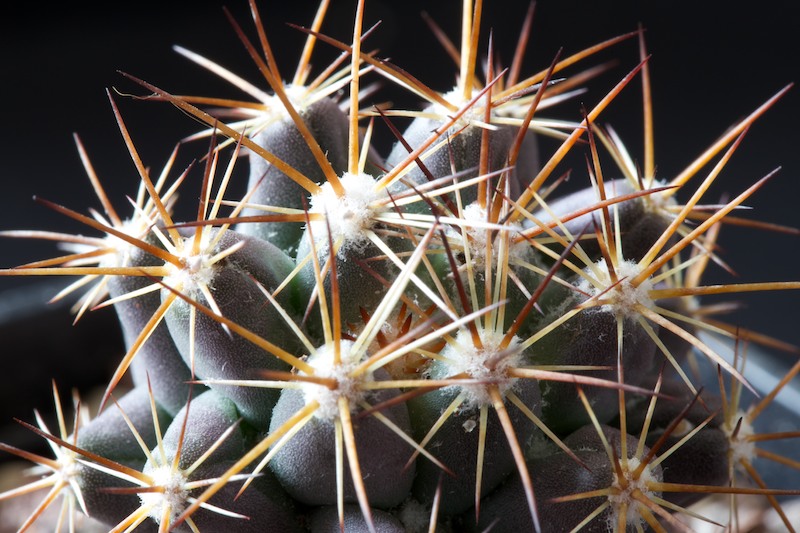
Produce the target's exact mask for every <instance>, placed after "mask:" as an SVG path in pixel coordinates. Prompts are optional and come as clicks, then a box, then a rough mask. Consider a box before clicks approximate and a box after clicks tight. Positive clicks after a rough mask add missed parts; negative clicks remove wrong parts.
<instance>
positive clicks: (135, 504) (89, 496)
mask: <svg viewBox="0 0 800 533" xmlns="http://www.w3.org/2000/svg"><path fill="white" fill-rule="evenodd" d="M156 409H157V410H156V416H157V419H158V423H159V425H160V427H166V426H167V424H169V422H170V420H171V416H170V415H169V414H168V413H167V412H166V411H165V410H164V409H162V408H161V407H158V406H157V407H156ZM120 410H121V411H120ZM121 413H125V415H127V416H128V418H129V419H130V420H131V422H132V423H133V426H134V427H135V428H136V431H137V432H138V433H139V435H140V436H141V437H142V439H143V441H144V442H145V444H146V445H147V446H149V447H153V446H155V444H156V431H155V426H154V425H153V424H154V423H153V412H152V409H151V406H150V396H149V393H148V391H147V389H146V388H145V387H141V386H140V387H136V388H134V389H132V390H131V391H130V392H128V393H126V394H125V395H124V396H123V397H121V398H120V399H119V400H118V403H117V404H115V403H111V404H109V405H108V406H106V408H105V409H104V410H103V411H102V412H101V413H100V414H99V415H98V416H97V417H96V418H94V419H93V420H92V421H91V422H90V423H89V424H87V425H86V426H83V427H81V428H80V429H79V431H78V440H77V446H78V447H80V448H81V449H83V450H86V451H88V452H91V453H93V454H95V455H99V456H102V457H104V458H106V459H110V460H112V461H116V462H118V463H121V464H123V465H125V466H127V467H130V468H134V469H137V470H140V469H141V468H143V467H144V464H145V461H146V460H147V456H146V455H145V453H144V451H143V450H142V448H141V446H140V445H139V443H138V442H137V441H136V438H135V436H134V434H133V432H132V431H131V430H130V428H129V426H128V424H127V423H126V422H125V419H124V418H123V416H122V414H121ZM70 442H72V441H70ZM79 485H80V487H81V491H82V493H83V497H84V501H85V502H86V507H87V512H88V514H89V516H91V517H92V518H94V519H96V520H99V521H100V522H103V523H104V524H107V525H109V526H115V525H117V524H118V523H119V522H121V521H122V520H123V519H125V517H127V516H128V515H129V514H130V513H132V512H133V511H135V510H136V509H138V508H139V504H140V501H139V496H138V495H136V494H113V493H110V492H106V491H105V489H108V488H117V487H133V486H134V485H133V484H132V483H129V482H127V481H124V480H121V479H119V478H117V477H114V476H112V475H110V474H107V473H105V472H101V471H99V470H95V469H93V468H90V467H88V466H82V467H81V474H80V477H79ZM156 529H157V528H155V527H152V528H150V527H149V526H147V525H146V524H145V525H143V529H142V531H156ZM137 531H138V530H137Z"/></svg>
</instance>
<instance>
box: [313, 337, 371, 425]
mask: <svg viewBox="0 0 800 533" xmlns="http://www.w3.org/2000/svg"><path fill="white" fill-rule="evenodd" d="M352 346H353V342H352V341H347V340H343V341H340V343H339V351H340V361H339V363H338V364H336V363H335V362H334V347H333V345H332V344H326V345H325V346H322V347H321V348H318V349H317V351H316V352H314V353H313V354H311V356H309V358H308V364H310V365H311V366H312V367H313V368H314V375H315V376H316V377H320V378H333V379H335V380H336V383H337V386H336V387H335V388H332V389H331V388H329V387H326V386H325V385H319V384H316V383H304V384H303V386H302V391H303V398H304V399H305V402H306V405H308V404H310V403H311V402H313V401H316V402H318V403H319V408H318V409H317V410H316V411H315V412H314V416H315V417H316V418H317V419H320V420H325V421H328V422H332V421H333V420H334V419H335V418H336V417H338V416H339V398H341V397H345V398H347V399H348V401H349V403H350V408H351V410H355V409H356V408H357V407H358V403H359V402H360V401H361V400H363V399H364V396H365V395H366V390H365V389H364V387H363V386H362V385H363V384H364V383H365V382H368V381H372V379H373V378H372V374H371V373H369V372H367V373H363V374H359V375H358V376H353V375H352V372H353V370H355V368H356V367H357V366H358V363H360V360H358V359H357V358H356V356H355V354H354V353H352V351H351V348H352Z"/></svg>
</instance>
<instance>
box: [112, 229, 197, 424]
mask: <svg viewBox="0 0 800 533" xmlns="http://www.w3.org/2000/svg"><path fill="white" fill-rule="evenodd" d="M146 240H147V242H149V243H150V244H154V245H158V240H157V239H156V238H155V237H153V236H152V235H150V236H148V237H147V238H146ZM163 264H164V260H163V259H159V258H157V257H155V256H153V255H151V254H149V253H147V252H145V251H143V250H140V249H138V248H136V249H134V250H133V251H132V252H131V258H130V262H129V264H128V265H127V266H133V267H145V266H161V265H163ZM107 280H108V281H107V283H108V290H109V294H110V296H111V297H112V298H116V297H118V296H121V295H124V294H127V293H129V292H133V291H136V290H139V289H141V288H143V287H146V286H148V285H152V284H153V283H155V282H154V281H153V280H152V279H150V278H148V277H146V276H108V278H107ZM160 305H161V296H160V295H159V293H158V291H153V292H149V293H147V294H143V295H141V296H137V297H136V298H131V299H127V300H120V301H118V302H117V303H115V304H114V310H115V311H116V314H117V317H118V318H119V323H120V326H121V327H122V334H123V338H124V341H125V348H126V349H130V347H131V346H132V345H133V343H134V342H135V341H136V339H137V338H138V337H139V334H140V333H141V331H142V330H143V329H144V326H145V325H146V324H147V322H148V321H149V320H150V319H151V318H152V317H153V315H154V314H155V312H156V310H157V309H158V308H159V306H160ZM128 371H129V372H130V375H131V377H132V379H133V383H134V385H136V386H139V385H141V386H143V387H147V386H148V383H149V384H150V386H151V387H152V389H153V395H154V396H155V398H156V400H158V402H159V404H160V405H161V406H163V407H164V408H165V409H166V410H167V411H169V413H170V414H172V415H174V414H175V413H177V412H178V410H179V409H180V408H181V407H183V405H184V404H185V403H186V398H188V396H189V383H188V382H189V381H190V380H191V379H192V374H191V371H190V370H189V367H188V366H186V363H185V362H184V361H183V357H181V354H180V352H179V351H178V349H177V348H176V347H175V343H174V342H173V340H172V337H171V336H170V334H169V330H168V329H167V325H166V323H165V322H164V321H163V320H162V321H161V322H160V323H159V324H158V326H156V328H155V329H154V330H153V332H152V333H151V334H150V337H149V338H148V339H147V341H145V343H144V344H142V345H141V347H140V348H139V351H138V352H137V353H136V356H135V357H134V358H133V360H132V361H131V366H130V368H129V369H128ZM196 388H197V387H196Z"/></svg>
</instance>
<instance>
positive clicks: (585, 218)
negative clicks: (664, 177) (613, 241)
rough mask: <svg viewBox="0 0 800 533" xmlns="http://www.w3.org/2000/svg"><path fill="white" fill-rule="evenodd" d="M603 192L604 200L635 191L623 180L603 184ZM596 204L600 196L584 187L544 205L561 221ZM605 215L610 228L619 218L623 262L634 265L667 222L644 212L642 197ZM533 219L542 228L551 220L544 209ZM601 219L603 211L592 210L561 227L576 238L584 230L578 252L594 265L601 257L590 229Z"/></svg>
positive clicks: (646, 209)
mask: <svg viewBox="0 0 800 533" xmlns="http://www.w3.org/2000/svg"><path fill="white" fill-rule="evenodd" d="M605 190H606V197H607V198H613V197H615V196H624V195H626V194H630V193H633V192H635V189H633V188H632V187H631V185H630V184H629V183H628V181H627V180H624V179H618V180H612V181H609V182H607V183H606V184H605ZM598 202H600V196H599V194H598V192H597V190H596V189H595V188H594V187H587V188H585V189H581V190H579V191H576V192H574V193H572V194H568V195H566V196H564V197H562V198H559V199H557V200H554V201H552V202H548V208H549V209H550V210H551V211H552V212H553V213H555V215H556V216H559V217H563V216H566V215H569V214H570V213H573V212H575V211H579V210H581V209H586V208H590V207H592V206H594V205H595V204H597V203H598ZM608 211H609V216H610V217H611V220H612V224H613V223H614V222H613V220H614V219H615V217H616V216H618V217H619V227H620V229H621V232H622V234H621V236H620V240H621V243H622V251H623V256H624V258H625V259H629V260H633V261H638V260H640V259H641V258H642V257H644V255H645V254H646V253H647V252H648V251H649V250H650V247H651V246H652V245H653V244H654V243H655V242H656V241H657V240H658V238H659V237H661V235H662V234H663V233H664V230H666V229H667V227H668V226H669V224H670V222H671V220H669V219H667V218H666V217H664V216H663V215H662V214H660V213H658V212H655V211H652V210H650V209H648V206H647V199H646V198H645V197H639V198H635V199H632V200H626V201H625V202H621V203H616V204H614V205H613V206H610V207H609V208H608ZM615 213H616V214H615ZM534 216H535V217H536V218H538V219H539V220H540V221H542V222H543V223H545V224H546V223H548V222H550V221H551V220H552V218H551V216H550V215H549V214H548V213H547V212H546V211H545V210H544V209H540V210H538V211H535V212H534ZM602 218H603V211H602V210H599V209H595V210H594V211H592V212H591V213H586V214H584V215H581V216H580V217H577V218H573V219H572V220H569V221H566V222H564V226H565V227H566V228H567V230H568V231H569V232H570V234H572V236H574V237H577V236H578V235H580V233H581V231H584V230H585V232H586V233H585V235H590V236H591V237H584V238H583V239H582V240H581V241H580V244H581V248H583V250H584V251H585V252H586V253H587V254H588V255H589V256H590V257H591V258H592V259H593V260H595V261H597V260H599V259H600V258H601V254H600V247H599V245H598V244H597V240H596V239H595V238H594V227H595V224H596V225H597V227H598V228H599V227H601V223H602ZM526 227H534V225H533V223H532V222H530V221H526ZM554 229H555V231H556V232H557V233H559V234H562V235H563V230H562V229H561V228H558V227H556V228H554ZM674 242H675V238H674V237H673V238H672V240H671V241H669V242H668V243H667V245H666V246H665V248H663V250H666V249H667V248H668V247H669V246H670V243H674ZM556 246H558V245H556ZM556 251H557V252H559V253H560V252H561V249H560V248H557V249H556Z"/></svg>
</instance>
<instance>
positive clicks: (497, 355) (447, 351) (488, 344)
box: [441, 328, 522, 429]
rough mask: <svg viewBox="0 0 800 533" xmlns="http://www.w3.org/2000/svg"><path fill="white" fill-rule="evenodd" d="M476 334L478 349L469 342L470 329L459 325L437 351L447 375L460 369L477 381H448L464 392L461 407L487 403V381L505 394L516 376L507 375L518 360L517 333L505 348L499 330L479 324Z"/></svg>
mask: <svg viewBox="0 0 800 533" xmlns="http://www.w3.org/2000/svg"><path fill="white" fill-rule="evenodd" d="M479 335H480V339H481V343H482V344H483V347H482V348H480V349H479V348H477V347H476V346H475V344H474V343H473V342H472V335H471V334H470V332H469V331H467V330H465V329H462V330H459V331H458V333H457V334H456V338H455V341H454V342H452V343H448V344H447V346H445V347H444V349H443V350H442V352H441V356H442V357H443V358H444V362H445V364H446V365H447V370H448V372H447V374H448V375H455V374H461V373H464V374H467V375H468V376H469V377H470V378H473V379H475V380H476V381H477V383H474V384H466V385H451V386H452V387H458V388H459V389H460V390H461V391H463V392H464V393H466V400H465V402H464V407H462V410H463V411H470V410H473V409H475V408H478V407H482V406H484V405H491V404H492V397H491V395H490V394H489V385H494V386H497V388H498V389H499V392H500V394H501V395H505V393H506V392H507V391H508V390H509V389H511V388H512V387H513V386H514V385H515V384H516V382H517V378H513V377H509V375H508V371H509V369H512V368H516V367H517V366H519V365H520V364H521V359H522V353H521V352H520V351H519V350H517V346H519V342H520V340H519V338H518V337H516V336H515V337H514V338H513V339H512V340H511V342H510V343H509V345H508V346H507V347H506V348H501V347H500V345H501V343H502V341H503V338H504V337H505V335H504V334H503V333H500V332H497V331H488V330H485V329H483V328H480V329H479ZM465 429H466V428H465Z"/></svg>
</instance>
